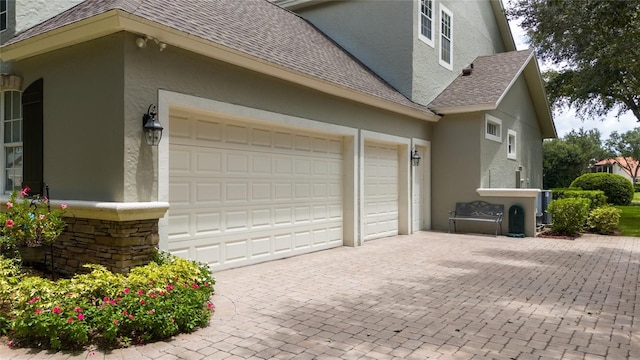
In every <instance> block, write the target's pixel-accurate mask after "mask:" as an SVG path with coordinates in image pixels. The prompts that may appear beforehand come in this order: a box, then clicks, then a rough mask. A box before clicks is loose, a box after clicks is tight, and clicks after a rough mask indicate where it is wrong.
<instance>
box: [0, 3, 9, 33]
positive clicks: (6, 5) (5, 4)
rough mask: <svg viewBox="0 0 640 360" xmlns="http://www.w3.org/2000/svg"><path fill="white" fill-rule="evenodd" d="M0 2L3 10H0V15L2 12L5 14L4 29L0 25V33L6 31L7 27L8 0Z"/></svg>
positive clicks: (0, 15)
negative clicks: (2, 4) (3, 7)
mask: <svg viewBox="0 0 640 360" xmlns="http://www.w3.org/2000/svg"><path fill="white" fill-rule="evenodd" d="M0 2H4V6H5V11H2V12H0V17H2V15H3V14H4V16H5V27H4V29H3V28H1V27H0V33H1V32H3V31H6V30H7V29H8V28H9V1H7V0H0Z"/></svg>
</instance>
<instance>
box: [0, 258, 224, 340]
mask: <svg viewBox="0 0 640 360" xmlns="http://www.w3.org/2000/svg"><path fill="white" fill-rule="evenodd" d="M0 258H1V257H0ZM1 264H2V262H0V265H1ZM89 268H90V269H92V271H91V272H90V273H88V274H82V275H76V276H75V277H73V278H71V279H61V280H58V281H51V280H48V279H43V278H39V277H27V276H25V277H23V278H22V279H21V281H20V282H19V283H17V284H15V283H14V284H13V285H12V291H9V290H8V289H7V287H5V288H4V290H3V282H2V280H0V296H2V297H3V298H9V299H10V300H9V301H10V303H11V304H10V306H5V307H3V308H2V309H3V311H4V312H7V313H5V314H2V315H4V316H5V318H8V319H10V320H11V326H10V328H9V333H8V335H9V336H10V338H11V340H12V342H11V344H12V346H36V347H41V348H52V349H79V348H82V347H85V346H86V345H89V344H95V345H98V346H101V347H103V348H113V347H119V346H126V345H129V344H142V343H148V342H152V341H157V340H160V339H165V338H168V337H170V336H173V335H176V334H179V333H185V332H191V331H193V330H195V329H197V328H198V327H203V326H206V325H207V324H208V322H209V320H210V318H211V314H212V312H213V310H214V306H213V303H211V302H210V297H211V295H212V293H213V285H214V284H215V280H214V279H213V277H212V275H211V272H210V270H209V267H208V266H206V265H205V264H201V263H197V262H195V261H191V260H186V259H182V258H177V257H174V256H171V255H167V254H162V255H161V256H158V257H156V260H155V261H154V262H152V263H150V264H149V265H146V266H142V267H138V268H134V269H132V271H131V273H130V274H128V275H127V276H124V275H120V274H114V273H111V272H109V271H108V270H106V269H105V268H104V267H102V266H100V265H90V266H89ZM143 276H144V277H145V278H144V279H143V278H142V277H143Z"/></svg>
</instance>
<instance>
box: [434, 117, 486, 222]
mask: <svg viewBox="0 0 640 360" xmlns="http://www.w3.org/2000/svg"><path fill="white" fill-rule="evenodd" d="M479 116H480V113H471V114H461V115H447V116H444V117H443V118H442V119H440V121H439V122H438V123H437V124H436V126H434V132H433V141H432V148H433V150H432V151H433V152H432V161H431V174H432V175H431V188H432V197H431V199H432V200H431V208H432V210H433V212H432V217H431V220H432V228H433V229H436V230H446V229H447V224H448V211H449V210H453V209H454V207H455V203H456V201H464V202H467V201H472V200H474V199H475V198H476V197H477V196H478V194H477V193H476V191H475V190H476V189H477V188H478V187H479V185H480V160H481V157H480V152H479V149H480V136H479V133H480V131H481V126H480V121H479V120H478V119H479Z"/></svg>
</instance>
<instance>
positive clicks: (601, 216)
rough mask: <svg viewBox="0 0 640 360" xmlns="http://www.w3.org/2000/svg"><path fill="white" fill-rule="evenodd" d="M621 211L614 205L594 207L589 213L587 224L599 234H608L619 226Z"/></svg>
mask: <svg viewBox="0 0 640 360" xmlns="http://www.w3.org/2000/svg"><path fill="white" fill-rule="evenodd" d="M620 213H621V211H620V210H618V209H616V208H614V207H612V206H603V207H599V208H596V209H593V210H592V211H591V212H590V213H589V218H588V219H587V226H588V227H589V229H590V230H591V231H594V232H597V233H598V234H603V235H608V234H611V233H612V232H613V231H614V230H616V229H617V228H618V224H619V223H620Z"/></svg>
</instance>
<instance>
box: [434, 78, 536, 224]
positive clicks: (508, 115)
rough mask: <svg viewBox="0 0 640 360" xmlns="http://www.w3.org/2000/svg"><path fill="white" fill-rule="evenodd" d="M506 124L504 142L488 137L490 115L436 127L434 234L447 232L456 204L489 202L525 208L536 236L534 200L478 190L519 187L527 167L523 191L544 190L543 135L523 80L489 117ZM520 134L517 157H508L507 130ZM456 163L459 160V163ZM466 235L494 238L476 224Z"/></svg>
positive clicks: (450, 119) (457, 118)
mask: <svg viewBox="0 0 640 360" xmlns="http://www.w3.org/2000/svg"><path fill="white" fill-rule="evenodd" d="M488 113H489V114H491V115H493V116H495V117H497V118H499V119H500V120H501V121H502V142H501V143H498V142H495V141H492V140H488V139H486V138H485V114H486V113H485V112H476V113H468V114H458V115H447V116H445V117H443V118H442V119H441V120H440V122H438V123H437V124H436V125H435V127H434V140H433V170H432V172H433V176H432V181H433V197H432V198H433V201H432V207H433V209H434V212H433V214H432V220H433V223H432V225H433V229H436V230H447V229H448V213H447V211H444V210H453V209H454V207H455V203H456V202H469V201H473V200H484V201H487V202H492V203H501V204H504V205H505V219H504V223H503V227H504V229H505V233H506V231H507V228H508V216H507V214H506V213H507V212H508V210H509V207H510V206H511V205H514V204H519V205H521V206H523V208H524V211H525V215H526V217H527V222H526V228H527V236H533V235H534V234H535V213H536V209H535V197H534V198H518V197H490V196H481V195H480V194H478V192H477V191H476V189H478V188H494V189H495V188H515V187H516V170H517V169H518V167H519V166H522V172H521V178H522V179H525V181H524V182H523V187H525V188H534V189H535V188H537V189H541V188H542V136H541V132H540V127H539V125H538V120H537V115H536V113H535V110H534V108H533V105H532V103H531V100H530V96H529V91H528V88H527V86H526V81H525V80H524V78H523V77H520V78H519V79H518V80H516V82H515V83H514V85H513V86H512V87H511V89H510V91H509V92H508V93H507V94H506V96H505V98H504V99H503V100H502V102H501V103H500V106H499V107H498V109H496V110H492V111H489V112H488ZM508 129H512V130H515V131H516V133H517V151H516V154H517V157H516V159H509V158H508V157H507V130H508ZM454 159H455V160H454ZM463 226H466V228H462V230H465V229H466V230H473V231H483V232H487V233H492V232H493V231H494V228H492V227H491V226H487V225H486V224H485V225H482V224H477V223H471V224H466V225H463Z"/></svg>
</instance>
